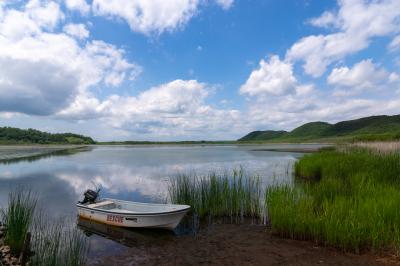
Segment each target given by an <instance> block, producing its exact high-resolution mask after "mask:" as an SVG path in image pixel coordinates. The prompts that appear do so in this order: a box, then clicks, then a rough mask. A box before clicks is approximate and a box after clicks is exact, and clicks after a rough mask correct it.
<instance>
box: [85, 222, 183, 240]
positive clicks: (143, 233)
mask: <svg viewBox="0 0 400 266" xmlns="http://www.w3.org/2000/svg"><path fill="white" fill-rule="evenodd" d="M77 221H78V222H77V225H78V228H79V229H80V230H82V231H83V232H84V234H85V235H86V236H88V237H90V236H92V235H98V236H101V237H104V238H107V239H110V240H112V241H115V242H117V243H119V244H122V245H124V246H127V247H138V246H146V245H152V244H153V243H156V242H159V241H160V240H163V241H168V240H172V239H173V238H174V236H175V235H176V233H175V232H174V231H171V230H165V229H144V228H140V229H137V228H125V227H118V226H113V225H107V224H103V223H99V222H95V221H92V220H88V219H84V218H79V217H78V220H77Z"/></svg>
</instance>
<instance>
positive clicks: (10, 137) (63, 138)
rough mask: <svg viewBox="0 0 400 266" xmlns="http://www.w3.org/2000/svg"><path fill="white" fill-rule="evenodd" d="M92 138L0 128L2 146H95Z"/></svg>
mask: <svg viewBox="0 0 400 266" xmlns="http://www.w3.org/2000/svg"><path fill="white" fill-rule="evenodd" d="M94 143H96V142H95V141H94V140H93V139H92V138H90V137H86V136H82V135H78V134H73V133H57V134H51V133H47V132H42V131H39V130H35V129H31V128H30V129H19V128H13V127H0V144H94Z"/></svg>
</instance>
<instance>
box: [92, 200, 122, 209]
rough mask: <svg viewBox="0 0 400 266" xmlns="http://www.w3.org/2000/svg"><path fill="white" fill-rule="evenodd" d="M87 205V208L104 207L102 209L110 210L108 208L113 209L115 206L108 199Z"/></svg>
mask: <svg viewBox="0 0 400 266" xmlns="http://www.w3.org/2000/svg"><path fill="white" fill-rule="evenodd" d="M87 206H88V207H89V208H96V209H104V210H110V209H114V208H115V207H116V205H115V203H114V202H112V201H110V200H105V201H101V202H98V203H93V204H89V205H87Z"/></svg>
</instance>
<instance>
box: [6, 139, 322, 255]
mask: <svg viewBox="0 0 400 266" xmlns="http://www.w3.org/2000/svg"><path fill="white" fill-rule="evenodd" d="M310 146H312V145H249V146H236V145H223V146H222V145H221V146H207V145H205V146H201V145H198V146H196V145H193V146H151V145H149V146H100V147H93V148H92V149H90V150H87V151H82V152H79V153H72V154H69V155H65V154H57V156H49V155H47V156H44V157H42V158H40V157H35V160H23V161H9V162H7V163H6V164H4V163H3V164H0V207H5V206H6V203H7V196H8V192H9V191H10V190H12V189H13V188H15V187H17V186H20V185H23V186H25V187H29V188H31V189H32V190H33V191H34V192H35V193H37V195H38V197H39V206H41V207H43V208H44V209H46V212H47V213H48V215H49V216H50V217H65V218H67V219H70V220H71V221H75V220H76V207H75V203H76V202H77V201H78V200H80V199H81V198H82V196H81V195H82V193H83V192H84V191H85V190H86V189H87V188H92V187H93V183H95V184H100V185H101V186H102V196H103V197H110V198H119V199H124V200H132V201H143V202H164V201H165V200H166V197H167V186H168V179H169V177H171V176H174V175H176V174H177V173H195V174H198V175H202V174H207V173H209V172H211V171H214V172H218V173H223V172H228V173H229V172H230V171H232V169H238V168H239V167H243V168H244V169H245V171H246V173H248V174H249V175H258V176H260V178H261V179H262V182H263V183H264V184H265V185H268V184H272V183H276V182H291V175H290V173H291V165H292V164H293V163H294V162H295V160H296V159H297V158H299V157H300V156H302V154H301V153H295V152H276V151H266V150H265V149H277V148H283V149H291V148H308V147H310ZM314 146H315V145H314ZM314 146H312V147H314ZM90 241H91V242H92V245H91V246H92V254H94V253H99V254H100V253H102V252H104V249H105V248H107V250H109V251H110V250H113V249H115V250H119V246H118V245H119V244H115V242H113V241H111V240H105V239H104V238H102V237H90Z"/></svg>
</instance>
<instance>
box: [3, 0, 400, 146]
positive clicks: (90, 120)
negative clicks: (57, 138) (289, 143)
mask: <svg viewBox="0 0 400 266" xmlns="http://www.w3.org/2000/svg"><path fill="white" fill-rule="evenodd" d="M0 66H1V67H0V125H3V126H15V127H21V128H29V127H32V128H37V129H41V130H46V131H50V132H64V131H70V132H75V133H81V134H87V135H91V136H93V137H94V138H96V139H98V140H127V139H136V140H189V139H194V140H202V139H206V140H209V139H213V140H216V139H236V138H238V137H240V136H241V135H243V134H246V133H247V132H249V131H252V130H264V129H286V130H290V129H293V128H294V127H296V126H299V125H301V124H302V123H306V122H311V121H328V122H336V121H340V120H345V119H353V118H358V117H362V116H368V115H378V114H398V113H399V111H398V110H399V107H400V76H399V75H400V2H399V1H397V0H380V1H368V0H340V1H316V0H315V1H311V0H309V1H300V0H286V1H250V0H247V1H245V0H153V1H148V0H132V1H124V0H93V1H89V0H65V1H62V0H58V1H43V0H31V1H3V2H1V3H0Z"/></svg>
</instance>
